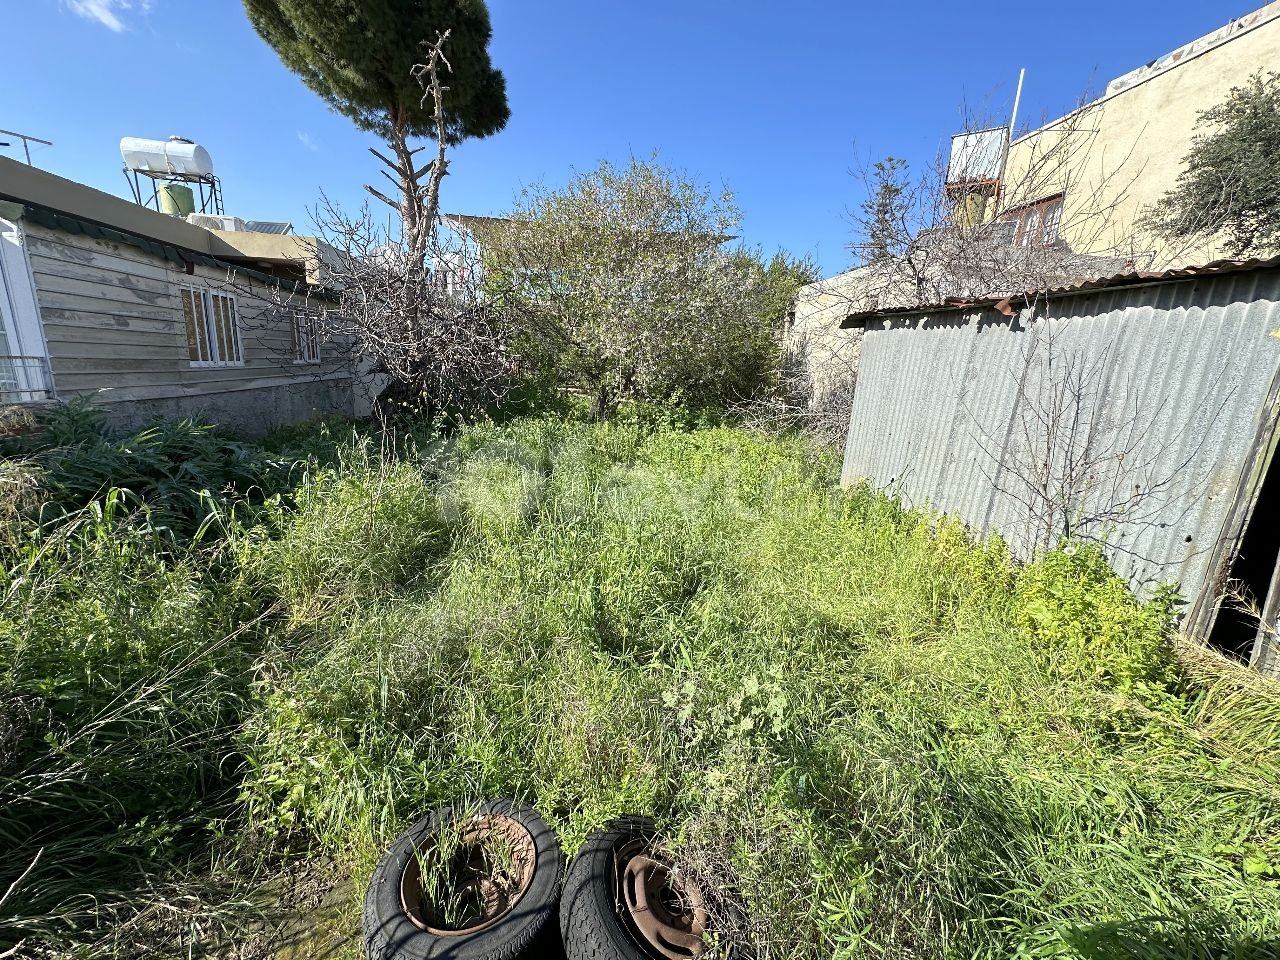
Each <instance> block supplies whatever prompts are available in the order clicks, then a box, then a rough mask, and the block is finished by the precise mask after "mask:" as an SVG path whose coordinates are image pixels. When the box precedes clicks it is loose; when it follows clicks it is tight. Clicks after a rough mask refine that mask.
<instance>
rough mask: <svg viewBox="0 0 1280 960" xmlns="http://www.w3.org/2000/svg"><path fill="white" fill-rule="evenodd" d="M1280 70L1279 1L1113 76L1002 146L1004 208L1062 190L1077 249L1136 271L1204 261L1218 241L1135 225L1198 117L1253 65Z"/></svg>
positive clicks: (1179, 158) (1178, 162)
mask: <svg viewBox="0 0 1280 960" xmlns="http://www.w3.org/2000/svg"><path fill="white" fill-rule="evenodd" d="M1266 70H1280V2H1275V3H1270V4H1268V5H1267V6H1265V7H1263V8H1261V9H1259V10H1257V11H1255V12H1254V13H1252V14H1250V15H1249V16H1247V17H1243V18H1241V19H1240V20H1239V21H1235V22H1233V23H1232V24H1229V25H1227V26H1224V27H1223V28H1222V29H1221V30H1218V31H1215V32H1214V33H1212V34H1209V35H1208V36H1206V37H1202V38H1200V39H1199V40H1196V41H1194V42H1192V43H1189V44H1187V45H1186V46H1185V47H1182V48H1180V49H1179V50H1177V51H1174V52H1173V53H1171V54H1169V55H1167V56H1166V57H1162V58H1161V59H1160V60H1158V61H1156V62H1155V63H1154V64H1150V65H1148V66H1146V67H1143V68H1140V69H1138V70H1135V71H1133V72H1132V73H1130V74H1126V75H1125V76H1123V77H1120V78H1117V79H1116V80H1114V81H1112V82H1111V84H1110V85H1109V87H1108V91H1109V92H1108V93H1107V94H1105V95H1104V96H1103V97H1102V98H1101V99H1099V100H1097V101H1094V102H1093V103H1090V104H1088V105H1086V106H1085V107H1083V108H1081V109H1080V110H1078V111H1076V112H1074V113H1072V114H1069V115H1067V116H1066V117H1063V118H1061V119H1060V120H1056V121H1054V122H1053V123H1051V124H1049V125H1047V126H1045V127H1042V128H1040V129H1039V130H1035V131H1032V132H1031V133H1028V134H1026V135H1025V136H1023V137H1020V138H1019V139H1018V140H1015V141H1014V142H1013V143H1012V144H1011V145H1010V147H1009V157H1008V163H1007V166H1006V171H1005V177H1004V184H1005V187H1004V191H1003V195H1002V197H1001V202H1000V208H1001V210H1002V211H1004V210H1008V209H1009V208H1011V207H1017V206H1020V205H1022V204H1025V203H1030V202H1034V201H1036V200H1040V199H1044V198H1046V197H1049V196H1052V195H1053V194H1055V193H1057V192H1064V193H1065V196H1064V205H1063V216H1062V224H1061V235H1062V237H1063V238H1064V239H1065V240H1066V241H1067V242H1068V243H1069V244H1070V245H1071V247H1072V249H1073V250H1074V251H1075V252H1077V253H1094V254H1111V253H1118V254H1122V255H1124V256H1126V257H1129V256H1132V257H1135V259H1136V260H1137V263H1136V266H1137V267H1138V268H1139V269H1152V268H1154V269H1162V268H1166V267H1170V266H1180V265H1185V264H1189V263H1204V262H1207V261H1209V260H1213V259H1217V258H1219V257H1222V256H1225V255H1226V252H1225V251H1224V249H1223V247H1222V245H1221V243H1211V244H1201V245H1195V246H1186V247H1180V248H1172V247H1169V246H1166V245H1164V244H1162V243H1160V242H1158V241H1157V240H1155V239H1154V238H1153V237H1151V236H1150V235H1149V234H1148V233H1147V231H1144V230H1143V229H1142V228H1141V226H1140V221H1141V219H1142V215H1143V213H1144V212H1145V211H1146V210H1147V209H1149V208H1150V207H1151V206H1152V205H1153V204H1154V203H1156V201H1158V200H1159V199H1160V198H1161V197H1162V196H1164V194H1165V193H1166V192H1167V191H1169V190H1170V189H1172V188H1173V187H1174V186H1175V184H1176V182H1177V179H1178V175H1179V174H1180V173H1181V172H1182V170H1183V167H1184V164H1183V158H1184V157H1185V156H1186V154H1187V151H1188V150H1189V149H1190V147H1191V142H1192V138H1193V136H1194V134H1195V127H1196V121H1197V119H1198V117H1199V115H1200V114H1201V113H1202V112H1203V111H1205V110H1208V109H1209V108H1211V107H1213V106H1215V105H1217V104H1218V103H1221V102H1222V100H1223V99H1225V98H1226V96H1227V95H1228V93H1229V92H1230V91H1231V88H1232V87H1238V86H1241V85H1243V84H1244V83H1245V82H1246V81H1247V80H1248V79H1249V77H1251V76H1253V75H1254V74H1255V73H1258V72H1259V71H1266Z"/></svg>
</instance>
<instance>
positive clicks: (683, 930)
mask: <svg viewBox="0 0 1280 960" xmlns="http://www.w3.org/2000/svg"><path fill="white" fill-rule="evenodd" d="M618 867H619V869H618V880H619V885H620V886H621V890H620V891H619V892H620V894H621V902H622V905H623V906H624V907H625V908H626V910H627V913H628V915H629V916H630V917H631V922H632V924H633V925H634V926H635V930H636V933H638V934H639V935H640V938H641V940H642V944H641V945H642V946H647V947H648V948H650V949H651V950H652V951H653V952H654V953H655V954H656V955H657V956H658V957H662V958H664V960H687V958H689V957H701V956H702V954H703V952H704V951H705V950H706V944H705V943H704V942H703V934H704V933H706V930H707V911H706V909H705V907H704V906H703V900H702V891H701V890H699V889H698V886H697V884H695V883H694V882H693V881H692V880H690V879H689V878H688V877H685V876H683V875H681V874H680V873H679V872H678V871H676V870H673V869H672V868H671V866H670V865H669V864H667V863H664V862H663V861H662V860H661V859H658V858H657V857H656V856H655V855H654V854H653V852H652V851H650V850H649V849H648V848H646V847H645V846H643V845H632V846H630V847H628V848H624V850H623V851H622V852H621V853H620V854H619V857H618Z"/></svg>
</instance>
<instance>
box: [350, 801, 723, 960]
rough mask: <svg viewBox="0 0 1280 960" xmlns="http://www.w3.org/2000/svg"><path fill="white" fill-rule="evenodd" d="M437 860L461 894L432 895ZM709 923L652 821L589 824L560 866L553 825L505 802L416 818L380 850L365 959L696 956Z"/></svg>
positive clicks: (646, 959)
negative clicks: (489, 854)
mask: <svg viewBox="0 0 1280 960" xmlns="http://www.w3.org/2000/svg"><path fill="white" fill-rule="evenodd" d="M445 837H450V838H452V839H451V840H449V841H448V842H446V840H445V839H444V838H445ZM486 844H488V845H489V846H495V845H496V846H497V847H500V848H501V849H502V850H503V851H504V853H503V855H502V857H501V858H499V859H501V863H502V865H501V867H500V868H495V867H494V866H493V862H494V861H493V860H492V858H488V859H486V857H485V856H483V855H481V854H479V853H477V852H476V851H479V850H481V849H482V848H484V847H485V845H486ZM424 865H425V866H424ZM442 865H443V866H445V867H447V868H448V871H449V872H448V878H449V883H450V884H451V887H450V889H451V890H453V891H454V892H455V893H457V894H458V896H457V897H453V898H450V897H442V896H441V895H440V894H439V893H438V892H433V891H438V890H439V889H440V888H439V886H438V885H437V880H436V879H435V878H436V877H437V876H438V873H437V872H436V868H437V867H440V866H442ZM424 869H425V870H427V871H428V873H430V874H431V876H430V877H424V874H423V871H424ZM440 901H444V902H440ZM455 901H456V902H455ZM458 904H461V906H458ZM450 905H453V907H454V908H453V909H452V912H451V911H450V909H448V908H449V907H450ZM557 913H558V916H559V924H558V928H559V929H558V930H557V924H556V923H555V922H554V918H555V917H556V916H557ZM706 932H707V915H706V910H705V908H704V907H703V902H702V897H701V894H700V892H699V890H698V889H697V887H696V885H695V884H693V883H691V882H690V881H689V880H688V879H687V878H685V877H683V876H682V875H681V874H680V873H679V871H677V870H675V869H674V868H673V867H672V865H671V864H670V861H669V860H668V859H667V858H666V857H665V855H664V853H663V848H662V845H661V843H660V840H659V836H658V832H657V829H656V828H655V825H654V822H653V821H652V820H651V819H649V818H647V817H638V816H628V817H621V818H619V819H617V820H614V821H612V822H611V823H609V824H608V825H606V826H605V827H604V829H602V830H597V831H596V832H595V833H593V834H592V835H591V836H590V837H589V838H588V839H587V842H586V843H585V844H584V845H583V848H582V850H581V851H579V853H578V855H577V856H576V857H574V859H573V863H572V864H571V865H570V866H569V867H568V871H567V873H566V868H565V857H564V853H563V851H562V850H561V848H560V844H559V841H558V840H557V839H556V836H555V833H554V832H553V831H552V830H551V828H550V827H548V826H547V824H546V822H545V821H543V819H542V818H541V817H540V816H538V814H537V813H536V812H535V811H534V810H533V809H532V808H530V807H529V806H527V805H525V804H522V803H520V802H518V801H515V800H512V799H503V800H493V801H489V802H488V803H485V804H482V805H480V806H479V807H477V808H471V809H461V808H455V807H441V808H440V809H438V810H435V811H433V812H432V813H431V814H429V815H428V816H426V817H424V818H423V819H422V820H420V821H419V822H418V823H416V824H414V825H413V826H412V827H410V828H409V830H408V831H406V832H405V833H404V834H403V835H402V836H401V837H400V838H399V839H397V840H396V842H395V843H394V844H393V845H392V846H391V849H390V850H388V851H387V854H386V855H385V856H384V857H383V859H382V861H381V862H380V863H379V864H378V867H377V869H376V870H375V871H374V874H373V877H372V879H371V880H370V883H369V888H368V890H367V892H366V894H365V902H364V936H365V946H366V950H367V955H368V957H369V958H370V960H445V958H448V960H520V958H525V957H530V958H533V957H556V956H564V957H566V958H567V960H694V958H698V957H701V956H702V955H703V953H704V950H705V947H704V935H705V934H706ZM557 934H559V936H558V937H557ZM557 941H561V942H562V943H563V952H561V946H560V943H559V942H557Z"/></svg>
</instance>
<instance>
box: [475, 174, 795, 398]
mask: <svg viewBox="0 0 1280 960" xmlns="http://www.w3.org/2000/svg"><path fill="white" fill-rule="evenodd" d="M739 219H740V215H739V212H738V210H737V208H736V207H735V206H734V204H733V198H732V196H731V195H730V194H729V193H727V192H722V193H712V192H711V191H709V190H708V189H706V188H705V187H704V186H702V185H700V184H698V183H695V182H694V181H692V180H691V179H690V178H689V177H688V176H686V175H685V174H683V173H680V172H678V171H675V170H672V169H669V168H667V167H664V166H661V165H659V164H658V163H657V162H656V161H643V160H636V159H633V160H632V161H631V162H630V163H629V164H627V165H626V166H615V165H613V164H611V163H608V162H605V163H601V164H600V165H599V166H598V167H596V168H595V169H594V170H592V171H590V172H586V173H579V174H577V175H576V176H574V177H573V178H572V179H571V180H570V182H569V183H568V184H567V185H566V186H565V187H563V188H562V189H559V190H552V189H548V188H546V187H541V186H540V187H534V188H531V189H528V190H526V191H525V192H524V193H523V194H522V195H521V197H520V198H519V200H518V201H517V204H516V207H515V209H514V211H513V212H512V213H511V215H510V216H509V217H507V218H504V219H501V220H496V221H490V222H489V223H488V224H487V225H486V226H485V227H484V229H483V232H482V233H481V234H480V235H479V236H478V237H477V239H478V240H479V242H480V245H481V247H482V249H483V250H484V257H485V264H486V270H487V275H488V277H489V282H490V283H491V284H494V285H496V286H498V287H500V288H501V289H503V290H504V291H508V292H509V296H510V297H511V298H512V299H513V302H514V304H516V306H517V307H518V309H519V312H520V313H521V314H522V316H523V317H524V329H525V330H526V331H527V333H526V336H525V344H524V350H523V353H524V355H525V356H526V357H528V358H529V359H530V360H533V361H534V362H537V363H539V364H540V365H541V367H542V368H543V369H545V370H548V371H550V372H552V373H553V374H554V375H555V376H556V378H557V380H558V381H559V382H560V383H562V384H564V385H566V386H570V387H575V388H578V389H580V390H582V391H584V392H586V393H588V394H589V395H590V397H591V400H592V407H593V411H594V413H595V415H597V416H608V415H609V414H611V413H612V412H613V411H614V410H615V409H616V407H617V405H618V403H619V402H620V401H622V400H625V399H628V398H647V399H653V400H659V401H667V402H677V403H688V404H706V403H717V402H719V403H724V402H731V401H733V400H734V399H736V398H739V397H742V396H745V395H748V394H750V393H751V392H753V391H755V390H757V389H758V388H759V387H760V385H761V383H762V382H763V381H764V380H765V379H766V378H767V377H768V376H769V375H770V371H771V370H772V369H773V367H774V364H775V361H776V352H777V339H776V336H775V332H776V328H775V323H774V321H775V320H776V319H778V318H773V317H771V316H769V313H770V304H771V303H772V302H773V301H776V299H777V298H776V297H774V298H772V299H771V298H770V291H771V286H770V282H769V281H770V278H769V275H768V271H767V269H766V267H765V266H764V265H763V264H762V263H761V262H760V259H759V257H757V256H756V255H754V254H753V253H752V252H750V251H745V250H741V249H739V250H732V251H731V250H726V249H725V246H726V244H727V243H728V242H729V241H731V240H733V239H734V237H733V236H732V233H733V231H734V230H735V229H736V228H737V225H738V223H739Z"/></svg>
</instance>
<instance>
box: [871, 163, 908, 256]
mask: <svg viewBox="0 0 1280 960" xmlns="http://www.w3.org/2000/svg"><path fill="white" fill-rule="evenodd" d="M906 166H907V162H906V161H905V160H899V159H898V158H897V157H885V158H884V159H883V160H881V161H879V162H878V163H877V164H876V165H875V167H874V168H873V173H872V186H873V190H872V193H871V196H870V197H868V198H867V200H865V201H864V202H863V204H862V217H861V220H862V227H863V231H864V232H865V234H866V240H867V242H866V244H865V245H864V246H863V248H862V259H863V261H864V262H865V263H876V262H878V261H881V260H888V259H889V258H890V257H893V256H894V255H896V254H897V253H899V252H900V250H899V248H900V247H901V245H902V243H901V239H900V238H901V236H902V221H903V218H904V211H903V209H902V203H903V201H902V195H903V194H904V193H905V192H906V189H907V186H906V183H905V182H904V181H903V172H904V170H905V169H906Z"/></svg>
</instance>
